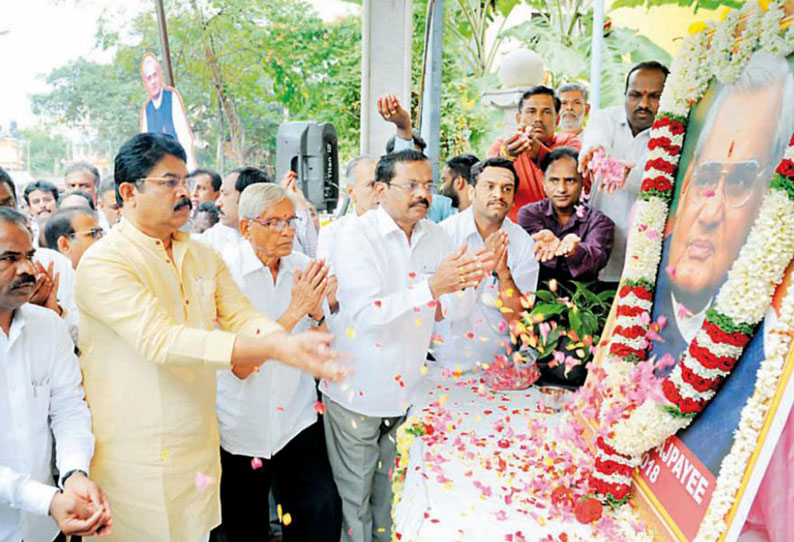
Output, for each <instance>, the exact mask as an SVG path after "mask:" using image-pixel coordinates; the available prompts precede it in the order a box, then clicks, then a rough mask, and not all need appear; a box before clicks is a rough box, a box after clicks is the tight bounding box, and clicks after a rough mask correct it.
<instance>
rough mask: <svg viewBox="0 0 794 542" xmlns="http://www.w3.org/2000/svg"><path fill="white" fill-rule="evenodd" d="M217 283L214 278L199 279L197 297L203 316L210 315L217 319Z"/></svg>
mask: <svg viewBox="0 0 794 542" xmlns="http://www.w3.org/2000/svg"><path fill="white" fill-rule="evenodd" d="M216 286H217V285H216V283H215V279H214V278H205V277H199V279H198V281H197V284H196V297H198V304H199V307H201V311H202V314H209V315H212V316H213V319H214V318H215V315H216V313H217V310H216V307H215V289H216Z"/></svg>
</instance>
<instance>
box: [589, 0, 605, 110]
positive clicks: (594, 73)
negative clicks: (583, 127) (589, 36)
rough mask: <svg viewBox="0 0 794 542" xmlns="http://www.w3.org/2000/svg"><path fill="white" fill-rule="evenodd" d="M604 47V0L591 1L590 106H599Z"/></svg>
mask: <svg viewBox="0 0 794 542" xmlns="http://www.w3.org/2000/svg"><path fill="white" fill-rule="evenodd" d="M603 48H604V0H594V1H593V42H592V45H591V49H592V54H591V55H590V108H591V110H592V111H598V110H599V109H600V108H601V54H602V50H603Z"/></svg>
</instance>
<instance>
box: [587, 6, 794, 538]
mask: <svg viewBox="0 0 794 542" xmlns="http://www.w3.org/2000/svg"><path fill="white" fill-rule="evenodd" d="M784 18H785V14H784V10H783V8H782V4H781V3H780V2H775V3H773V4H771V5H770V6H769V8H768V11H766V12H765V13H760V12H759V11H758V9H757V7H756V6H755V4H750V3H747V4H745V5H744V7H743V8H742V10H741V12H731V13H729V14H728V16H727V17H726V20H725V22H724V23H722V24H720V25H715V24H714V23H708V25H707V28H706V30H705V31H702V32H700V33H698V34H695V35H691V36H688V37H687V38H685V41H684V44H683V45H682V50H681V53H680V54H679V55H678V56H677V57H676V59H675V60H674V62H673V71H672V73H671V75H670V77H668V80H667V84H666V88H665V92H664V94H663V95H662V99H661V103H660V111H659V115H660V117H662V116H665V115H666V116H669V115H672V116H674V117H678V118H687V117H688V115H689V110H690V107H692V106H693V105H695V104H696V103H697V102H698V101H699V100H700V99H701V98H702V96H703V94H704V93H705V91H706V90H707V88H708V85H709V82H710V80H711V78H712V77H716V78H717V80H719V81H720V82H722V83H731V82H733V81H735V80H736V79H737V78H738V77H739V75H740V74H741V71H742V69H743V67H744V65H745V64H746V62H747V61H748V60H749V58H750V56H751V55H752V54H753V53H754V52H755V51H756V50H762V51H766V52H768V53H771V54H775V55H780V56H783V57H786V56H788V55H790V54H791V53H794V24H791V23H789V24H788V27H787V28H786V29H785V30H784V29H781V24H782V23H783V21H784V20H785V19H784ZM789 19H790V17H789ZM742 23H743V24H744V27H743V31H742V36H741V39H740V40H739V41H738V43H737V40H736V37H735V33H736V30H737V27H738V25H739V24H742ZM659 137H667V138H668V139H669V140H670V142H671V143H670V144H672V145H681V144H682V143H680V141H682V140H683V137H684V136H683V134H682V135H680V136H677V135H674V134H672V133H671V132H670V130H669V128H668V126H661V127H659V128H657V127H655V128H654V130H653V131H652V133H651V139H653V138H659ZM674 138H675V139H674ZM654 151H656V149H654V150H652V151H651V152H652V155H651V156H652V157H653V158H654V159H661V160H664V161H667V162H671V163H672V164H676V165H677V163H678V159H679V158H680V154H678V156H672V155H671V154H670V153H668V152H666V149H665V150H662V149H659V152H654ZM672 152H675V149H674V150H673V151H672ZM792 154H794V147H791V146H790V147H789V148H788V149H787V152H786V156H787V157H788V158H789V159H791V158H792ZM649 160H650V158H649ZM666 165H669V164H662V166H666ZM654 166H655V164H652V165H651V166H650V168H649V170H648V171H647V172H646V174H645V176H644V181H645V179H647V178H652V177H653V176H659V177H664V178H667V179H668V180H672V176H671V175H669V174H667V173H665V172H664V171H661V170H659V169H658V168H657V167H654ZM667 214H668V208H667V203H666V201H665V200H664V199H663V198H662V197H657V196H655V195H653V194H651V195H650V197H647V198H646V199H644V200H640V201H639V202H638V205H637V214H636V217H635V228H634V231H633V232H632V235H631V237H630V239H631V243H630V246H629V251H628V257H627V259H626V266H625V271H624V277H623V280H624V281H631V282H632V283H634V284H643V283H646V284H648V283H649V284H652V285H653V284H655V283H656V275H657V272H658V263H659V261H660V259H661V252H662V243H661V235H659V236H655V235H643V230H639V231H638V228H637V227H636V225H641V226H642V227H643V228H644V229H645V230H646V231H647V230H656V231H658V232H661V231H662V229H663V228H664V224H665V222H666V219H667ZM792 218H794V205H793V204H792V202H791V201H790V200H788V197H787V196H786V194H785V193H784V192H783V191H782V190H770V191H769V192H768V193H767V194H766V195H765V199H764V202H763V205H762V212H761V213H760V214H759V218H758V220H757V221H756V224H754V226H753V230H752V231H751V235H750V237H748V240H747V242H746V244H745V246H744V247H743V249H742V252H741V254H740V257H739V259H738V260H737V261H736V262H734V265H733V266H732V267H731V271H730V273H729V277H728V282H730V285H729V284H727V283H726V284H725V285H724V286H723V288H722V289H721V290H720V293H719V295H718V299H717V300H716V302H715V307H714V308H715V310H716V311H717V312H718V313H720V314H723V315H725V316H727V317H729V318H730V319H731V320H732V321H733V322H735V323H736V324H755V323H758V322H760V321H761V319H762V318H763V316H764V313H765V311H766V309H767V307H768V306H769V303H770V301H771V296H772V295H773V293H774V291H775V288H776V285H777V284H779V282H780V280H781V278H782V276H783V273H784V270H785V264H786V263H788V260H787V258H788V257H789V256H791V254H792V252H794V227H792V224H791V222H793V221H792V220H791V219H792ZM745 249H746V250H745ZM773 256H774V257H773ZM783 259H786V260H787V261H786V262H783V263H782V264H781V263H779V262H780V261H781V260H783ZM789 259H790V258H789ZM651 291H652V290H651ZM628 297H629V296H625V297H623V298H622V299H621V298H620V296H619V298H618V300H619V303H620V304H621V305H622V306H623V307H626V308H631V309H633V310H636V309H639V308H641V309H643V310H648V311H649V310H650V309H649V308H648V307H649V306H651V305H652V303H649V302H647V301H645V300H642V299H639V298H637V297H636V296H634V295H633V294H631V295H630V297H632V300H631V302H630V303H628V302H627V300H628V299H627V298H628ZM635 321H636V320H635V319H633V318H620V319H619V322H620V325H622V326H623V327H630V325H631V324H633V323H634V322H635ZM617 322H618V320H616V323H617ZM792 332H794V288H792V290H791V291H790V292H789V293H788V295H787V297H786V299H785V300H784V302H783V307H782V309H781V318H780V321H779V323H778V325H777V326H776V327H775V329H774V330H772V332H771V333H772V336H771V341H772V346H771V347H770V348H769V352H768V356H769V357H768V358H767V359H766V360H765V361H764V362H763V363H762V365H761V367H760V368H759V371H758V375H757V384H756V390H755V392H754V395H753V397H752V398H751V399H750V400H749V401H748V402H747V404H746V405H745V407H744V408H743V410H742V415H741V420H740V425H739V429H738V431H737V435H736V439H735V441H734V444H733V447H732V449H731V452H730V453H729V454H728V456H726V457H725V459H724V460H723V463H722V466H721V469H720V474H719V476H718V479H717V488H716V489H715V492H714V494H713V495H712V499H711V502H710V504H709V509H708V511H707V515H706V517H705V518H704V520H703V522H702V524H701V527H700V530H699V532H698V535H697V538H696V540H697V542H711V541H714V540H717V539H719V537H720V536H721V535H722V533H723V532H724V530H725V529H726V527H727V526H726V524H725V516H726V514H727V513H728V511H729V510H730V508H731V506H732V505H733V502H734V499H735V496H736V494H737V491H738V490H739V488H740V487H741V481H742V478H743V475H744V471H745V469H746V465H747V461H748V459H749V457H750V455H751V454H752V453H753V452H754V450H755V448H756V447H757V442H758V434H759V432H760V429H761V426H762V424H763V420H764V417H765V416H766V413H767V411H768V408H769V402H770V400H771V398H772V397H773V395H774V393H775V390H776V389H777V386H778V383H779V378H780V375H781V372H782V367H783V364H784V359H785V356H786V355H787V354H788V352H789V348H790V347H791V342H792V339H791V333H792ZM615 339H616V337H615V336H614V335H613V338H612V339H611V340H610V343H609V345H608V346H610V345H611V344H612V341H614V342H616V343H619V344H625V343H626V342H631V343H633V345H634V346H636V341H632V340H629V341H627V340H626V339H625V338H623V337H619V338H617V340H615ZM697 341H698V344H699V345H700V347H702V348H705V349H707V350H708V351H709V352H710V353H711V354H712V355H714V356H716V357H718V358H726V359H728V358H733V359H736V358H737V357H738V354H740V353H741V351H742V348H740V347H737V346H732V345H730V344H724V343H719V344H717V343H714V342H713V341H712V340H711V338H710V337H709V335H708V333H706V332H705V331H703V330H701V331H700V332H699V333H698V335H697ZM621 355H623V354H621ZM682 362H683V363H684V366H685V367H687V368H688V370H690V371H691V372H692V373H693V374H695V375H696V376H697V377H699V378H701V379H703V380H713V379H715V378H718V377H722V376H724V375H725V374H726V371H723V370H721V369H716V368H715V369H708V368H706V367H704V366H702V365H701V364H699V363H698V362H697V360H695V359H691V357H690V358H685V359H684V360H682ZM680 365H681V364H679V366H678V367H677V368H676V369H677V371H678V372H677V376H676V377H674V379H675V380H677V381H678V382H677V383H678V384H686V385H685V386H679V387H678V389H679V390H680V391H679V393H680V392H681V391H682V392H683V393H682V395H681V396H682V397H687V398H690V399H694V398H698V397H707V396H709V395H711V394H713V392H711V391H710V390H706V391H704V392H699V391H697V390H695V389H694V388H693V387H692V386H690V385H689V384H687V383H685V382H683V381H682V380H681V366H680ZM626 366H631V364H630V363H626V362H625V361H623V359H622V358H621V357H617V358H615V357H613V356H611V355H610V354H607V356H606V357H605V363H604V364H603V368H604V371H605V382H604V383H605V384H607V390H606V391H605V399H607V400H606V401H605V404H611V405H614V404H615V403H617V401H618V400H619V397H618V395H619V394H616V390H619V389H620V387H621V384H622V381H621V380H620V377H621V376H624V375H626V374H627V373H628V371H627V370H624V369H626V368H627V367H626ZM624 378H626V377H625V376H624ZM703 384H706V385H708V383H707V382H706V383H701V384H698V385H699V386H702V385H703ZM666 406H667V405H659V404H656V403H654V402H652V401H646V402H645V403H643V404H642V405H640V406H639V407H638V408H637V409H636V410H635V411H634V412H633V414H632V415H631V416H630V418H627V419H623V420H621V421H620V422H618V423H617V424H616V426H615V427H614V429H615V432H614V437H613V438H611V439H610V445H612V446H613V448H614V449H615V451H616V452H619V453H626V454H628V455H630V456H632V457H638V456H639V455H641V454H642V453H644V452H645V451H647V450H648V449H650V448H652V447H654V446H656V445H658V444H660V443H662V442H663V441H664V440H665V439H666V438H668V437H669V436H670V435H672V434H675V433H676V432H678V431H679V430H681V429H683V428H684V427H686V426H687V425H689V423H690V421H691V418H686V417H675V416H672V415H671V414H670V410H669V408H665V407H666ZM612 459H613V460H614V458H612ZM597 478H598V477H597Z"/></svg>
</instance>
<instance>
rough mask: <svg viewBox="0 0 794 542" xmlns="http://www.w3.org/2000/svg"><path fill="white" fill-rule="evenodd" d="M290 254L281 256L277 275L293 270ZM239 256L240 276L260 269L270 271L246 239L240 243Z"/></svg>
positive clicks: (293, 265)
mask: <svg viewBox="0 0 794 542" xmlns="http://www.w3.org/2000/svg"><path fill="white" fill-rule="evenodd" d="M291 256H292V254H289V255H287V256H284V257H283V258H281V261H280V262H279V266H278V275H281V274H282V273H292V272H293V271H294V270H295V262H294V261H293V258H292V257H291ZM239 258H240V259H239V261H238V265H239V269H240V274H241V275H242V276H246V275H249V274H251V273H256V272H257V271H262V270H265V271H268V272H269V271H270V270H269V269H268V268H267V267H265V264H263V263H262V260H260V259H259V257H258V256H257V255H256V251H254V247H252V246H251V243H249V242H248V240H247V239H243V240H242V242H241V243H240V252H239ZM274 282H275V281H274Z"/></svg>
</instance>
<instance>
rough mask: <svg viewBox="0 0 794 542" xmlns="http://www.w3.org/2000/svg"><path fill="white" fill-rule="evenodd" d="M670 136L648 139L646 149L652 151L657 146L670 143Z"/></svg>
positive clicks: (663, 146) (664, 145)
mask: <svg viewBox="0 0 794 542" xmlns="http://www.w3.org/2000/svg"><path fill="white" fill-rule="evenodd" d="M670 143H671V142H670V138H669V137H664V136H662V137H654V138H653V139H651V140H650V141H648V150H650V151H652V150H654V149H656V148H658V147H662V148H665V147H667V146H669V145H670Z"/></svg>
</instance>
